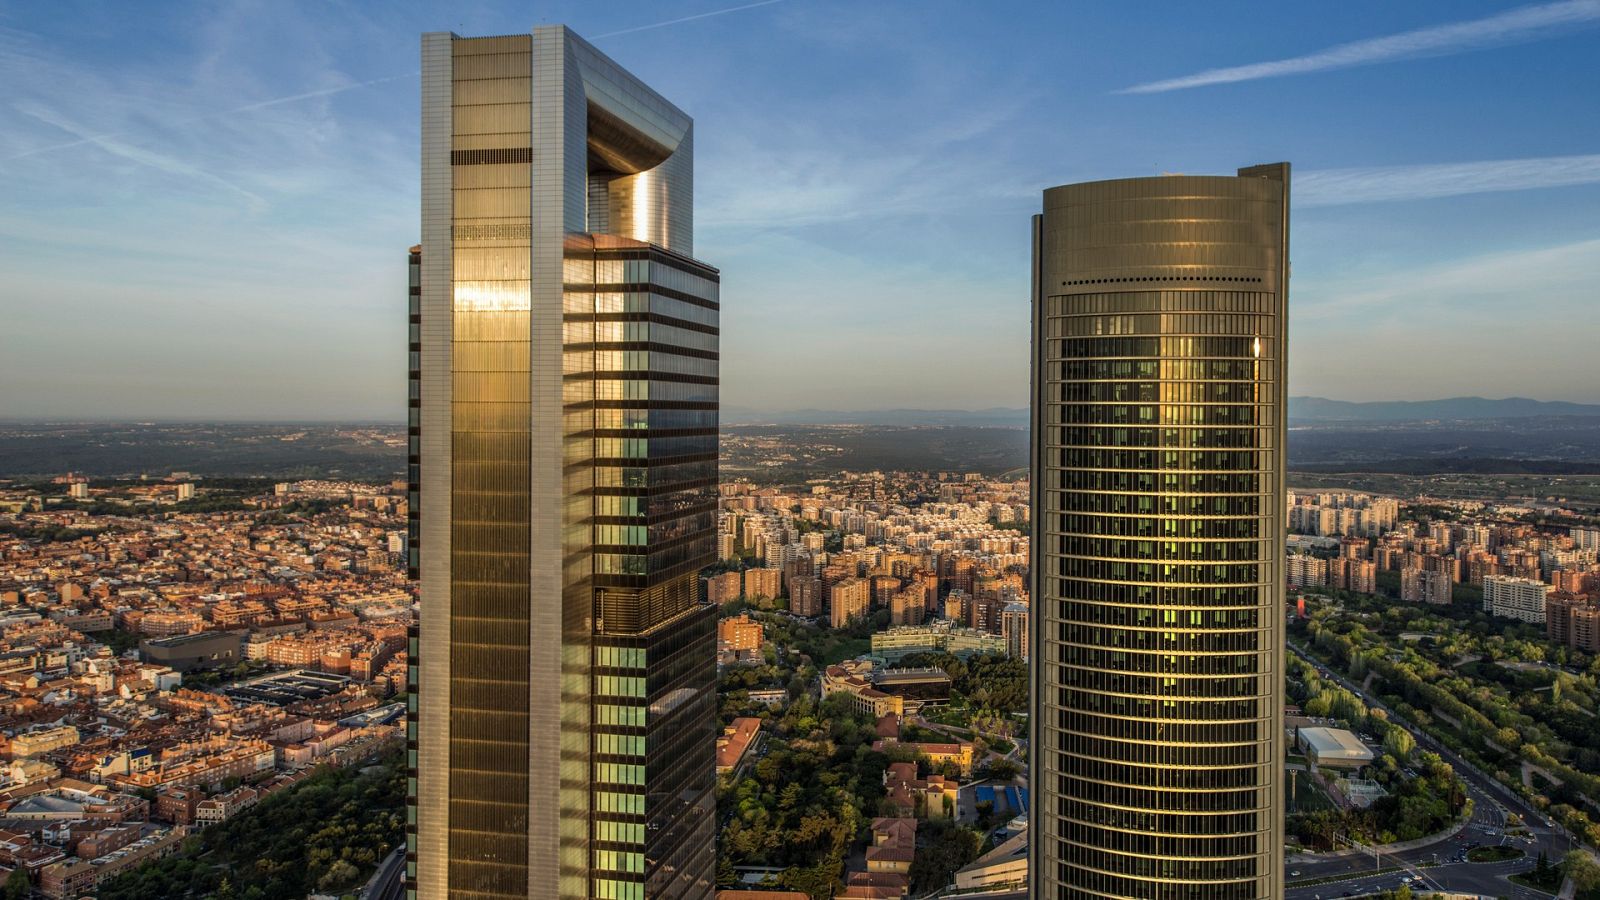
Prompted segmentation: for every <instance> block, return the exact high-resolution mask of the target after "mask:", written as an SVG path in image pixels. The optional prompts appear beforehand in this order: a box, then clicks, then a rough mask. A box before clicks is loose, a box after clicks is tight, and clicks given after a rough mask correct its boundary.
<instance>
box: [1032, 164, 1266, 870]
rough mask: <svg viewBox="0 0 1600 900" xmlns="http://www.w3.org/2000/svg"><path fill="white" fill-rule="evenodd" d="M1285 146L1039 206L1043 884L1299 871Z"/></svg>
mask: <svg viewBox="0 0 1600 900" xmlns="http://www.w3.org/2000/svg"><path fill="white" fill-rule="evenodd" d="M1288 229H1289V166H1288V164H1287V163H1280V164H1275V165H1266V166H1255V167H1252V168H1247V169H1241V170H1240V171H1239V174H1238V177H1223V176H1217V177H1212V176H1170V177H1160V178H1134V179H1125V180H1119V181H1101V182H1093V183H1088V184H1074V185H1066V186H1064V187H1057V188H1052V189H1050V190H1047V191H1045V192H1044V212H1043V214H1042V215H1038V216H1035V217H1034V271H1033V281H1034V285H1033V354H1034V356H1033V402H1032V406H1033V467H1032V468H1033V492H1034V496H1033V509H1034V521H1035V523H1036V524H1035V532H1034V537H1033V563H1032V577H1033V596H1034V600H1033V603H1032V607H1033V610H1034V616H1035V619H1034V621H1033V623H1032V629H1031V631H1032V633H1031V634H1030V636H1029V639H1030V641H1031V642H1032V653H1031V658H1032V662H1033V680H1034V681H1033V698H1034V699H1033V712H1034V714H1033V718H1032V747H1031V756H1030V767H1031V773H1030V775H1031V777H1030V785H1031V787H1032V791H1033V804H1032V811H1031V816H1030V831H1031V837H1030V848H1029V857H1030V858H1029V878H1030V880H1031V884H1030V890H1029V895H1030V896H1031V897H1034V898H1036V900H1066V898H1072V900H1079V898H1085V900H1086V898H1103V897H1135V898H1162V900H1167V898H1171V900H1177V898H1194V900H1256V898H1276V897H1281V896H1282V895H1283V785H1282V780H1283V779H1282V773H1283V765H1284V759H1283V728H1282V725H1283V720H1282V700H1283V696H1282V688H1283V638H1284V635H1283V615H1284V606H1283V601H1284V584H1283V554H1284V522H1283V519H1284V515H1285V508H1284V504H1285V493H1284V480H1283V479H1284V458H1283V454H1284V421H1285V420H1284V412H1285V405H1284V404H1285V398H1284V382H1285V375H1286V373H1287V369H1286V368H1285V365H1284V349H1285V339H1286V337H1287V330H1286V319H1287V309H1288V307H1287V300H1288V286H1289V261H1288V249H1289V237H1288V235H1289V230H1288Z"/></svg>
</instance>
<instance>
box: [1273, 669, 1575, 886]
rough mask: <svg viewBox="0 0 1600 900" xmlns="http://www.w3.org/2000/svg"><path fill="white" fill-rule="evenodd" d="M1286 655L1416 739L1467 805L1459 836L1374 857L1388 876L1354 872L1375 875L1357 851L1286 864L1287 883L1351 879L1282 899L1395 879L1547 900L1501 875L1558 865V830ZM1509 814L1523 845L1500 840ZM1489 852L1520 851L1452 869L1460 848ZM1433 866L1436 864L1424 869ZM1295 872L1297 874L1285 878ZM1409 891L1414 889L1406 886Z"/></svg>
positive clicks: (1329, 673) (1428, 739)
mask: <svg viewBox="0 0 1600 900" xmlns="http://www.w3.org/2000/svg"><path fill="white" fill-rule="evenodd" d="M1289 649H1290V650H1291V651H1292V652H1293V653H1294V654H1295V655H1297V656H1299V657H1300V658H1302V659H1304V660H1306V661H1307V662H1309V663H1310V664H1311V665H1313V666H1314V667H1316V669H1317V672H1318V673H1319V674H1320V675H1321V676H1322V677H1324V678H1326V679H1328V680H1330V681H1333V682H1334V683H1336V684H1338V685H1339V686H1340V687H1343V688H1344V689H1345V690H1347V691H1349V692H1351V693H1352V694H1355V695H1356V696H1357V697H1359V698H1360V699H1361V701H1362V702H1363V703H1365V704H1366V705H1367V706H1368V707H1370V708H1373V709H1381V710H1383V711H1384V712H1385V713H1386V714H1387V715H1388V717H1389V721H1391V722H1393V723H1395V724H1397V725H1399V726H1401V727H1402V728H1405V729H1406V730H1407V731H1409V732H1411V735H1412V737H1414V738H1415V739H1416V742H1417V747H1418V748H1419V749H1423V750H1429V751H1432V752H1434V753H1437V754H1439V755H1440V756H1441V757H1442V758H1443V759H1444V760H1445V761H1446V762H1448V763H1450V765H1451V766H1453V767H1454V768H1455V771H1456V774H1457V775H1459V776H1461V780H1462V782H1463V783H1464V784H1465V785H1466V786H1467V794H1468V796H1470V797H1471V798H1472V801H1473V815H1472V820H1471V821H1469V822H1468V823H1467V824H1466V825H1464V826H1463V827H1462V828H1461V829H1460V830H1458V831H1455V832H1451V833H1448V834H1445V835H1441V836H1440V838H1439V840H1438V841H1436V842H1433V843H1431V844H1429V845H1428V846H1424V847H1416V848H1412V849H1409V850H1406V851H1403V852H1399V853H1385V854H1382V858H1381V865H1382V866H1383V867H1391V866H1401V867H1404V871H1400V872H1394V873H1391V874H1388V875H1382V876H1365V877H1361V876H1359V875H1358V874H1357V873H1359V872H1360V871H1361V870H1362V869H1366V870H1368V871H1370V870H1372V869H1375V868H1377V865H1375V864H1374V862H1373V860H1372V857H1371V856H1370V855H1368V854H1366V853H1363V852H1361V851H1351V850H1346V851H1342V852H1340V853H1336V854H1318V855H1317V858H1316V859H1315V860H1306V859H1303V858H1302V860H1301V861H1299V862H1295V863H1292V864H1290V866H1289V868H1290V870H1291V874H1290V876H1289V879H1288V880H1289V883H1290V884H1293V883H1294V882H1296V881H1305V880H1307V879H1312V878H1323V877H1327V876H1331V875H1338V874H1343V873H1346V872H1349V873H1352V875H1353V876H1355V877H1352V879H1350V880H1347V881H1340V882H1336V883H1330V884H1321V885H1316V886H1313V887H1303V888H1290V889H1289V890H1288V891H1287V892H1286V897H1287V898H1289V900H1315V898H1319V897H1321V898H1326V897H1339V896H1345V895H1346V894H1345V892H1346V891H1348V892H1350V895H1359V894H1361V893H1366V892H1371V891H1373V890H1385V889H1389V888H1394V887H1397V886H1398V885H1399V883H1400V879H1401V877H1402V876H1403V875H1411V876H1412V877H1413V878H1416V877H1422V878H1423V879H1424V885H1423V886H1424V887H1426V888H1427V889H1428V890H1439V891H1460V892H1463V893H1479V894H1487V895H1489V896H1491V897H1500V896H1505V897H1512V898H1519V900H1521V898H1535V897H1547V896H1549V895H1548V894H1543V893H1540V892H1539V891H1535V890H1531V889H1529V888H1524V887H1521V886H1520V885H1516V884H1512V883H1511V882H1509V881H1507V880H1506V876H1507V875H1510V874H1512V873H1514V872H1521V871H1525V870H1527V869H1531V868H1533V863H1534V858H1535V857H1536V856H1537V855H1538V854H1539V851H1541V850H1543V851H1544V852H1545V854H1546V855H1547V856H1548V857H1549V858H1550V861H1551V862H1552V863H1557V862H1560V861H1561V857H1563V856H1565V855H1566V853H1567V851H1568V850H1570V849H1572V847H1573V846H1574V843H1573V841H1572V838H1571V836H1570V835H1569V834H1568V833H1567V831H1566V829H1564V828H1562V827H1561V826H1559V825H1555V824H1553V823H1551V822H1550V821H1549V820H1547V819H1546V818H1545V817H1544V816H1543V815H1541V814H1540V813H1539V811H1538V810H1536V809H1533V808H1532V807H1531V806H1529V805H1528V803H1527V802H1526V801H1524V800H1523V799H1522V798H1521V797H1520V796H1518V795H1517V794H1515V793H1514V792H1512V791H1511V789H1509V788H1507V787H1506V786H1505V785H1503V784H1501V783H1500V782H1498V781H1495V780H1494V779H1493V778H1491V777H1489V775H1487V774H1486V773H1484V772H1483V771H1481V770H1479V769H1478V768H1477V767H1476V766H1474V765H1473V764H1472V763H1470V762H1468V761H1466V760H1465V759H1462V758H1461V756H1460V755H1459V754H1458V753H1456V752H1455V751H1454V750H1452V749H1450V748H1449V747H1446V746H1444V745H1443V744H1441V743H1439V742H1438V741H1436V740H1434V738H1433V737H1432V736H1431V735H1429V734H1428V733H1427V732H1424V731H1422V730H1421V729H1419V728H1417V727H1416V726H1415V725H1413V724H1412V723H1411V722H1409V721H1407V720H1406V719H1405V717H1403V716H1400V715H1398V714H1396V713H1395V711H1394V710H1392V709H1390V708H1389V707H1388V706H1386V705H1385V704H1384V703H1383V701H1381V700H1378V699H1376V698H1374V697H1373V696H1371V695H1370V694H1368V693H1367V692H1365V691H1363V690H1362V689H1361V688H1360V686H1358V685H1356V684H1354V683H1353V682H1351V681H1350V680H1349V679H1348V678H1345V677H1344V676H1343V675H1342V674H1340V673H1339V672H1336V671H1334V670H1332V669H1329V668H1327V667H1326V666H1324V665H1323V664H1322V663H1321V662H1320V661H1318V660H1317V659H1316V658H1315V657H1312V656H1310V655H1308V654H1307V653H1306V652H1305V651H1304V650H1303V649H1301V648H1300V647H1299V646H1297V645H1296V644H1294V643H1293V642H1290V643H1289ZM1508 812H1509V813H1515V814H1516V815H1517V816H1518V817H1520V818H1521V819H1522V821H1523V823H1524V825H1525V827H1526V828H1527V830H1528V831H1529V832H1530V833H1531V834H1530V836H1529V837H1527V838H1520V839H1519V838H1512V837H1507V836H1506V835H1505V833H1504V831H1505V829H1504V824H1505V815H1506V813H1508ZM1473 843H1477V844H1484V845H1496V844H1507V845H1510V846H1513V847H1516V848H1518V849H1520V850H1522V851H1524V856H1523V857H1522V858H1520V859H1516V860H1511V861H1509V862H1503V863H1469V862H1454V860H1455V859H1456V858H1457V856H1458V855H1459V854H1460V853H1461V852H1462V851H1463V850H1464V849H1465V846H1466V845H1468V844H1473ZM1433 863H1440V864H1439V865H1431V864H1433ZM1422 864H1430V867H1429V868H1426V869H1419V868H1417V867H1418V866H1419V865H1422ZM1293 872H1298V873H1299V874H1298V875H1294V874H1292V873H1293ZM1413 889H1416V885H1415V883H1413Z"/></svg>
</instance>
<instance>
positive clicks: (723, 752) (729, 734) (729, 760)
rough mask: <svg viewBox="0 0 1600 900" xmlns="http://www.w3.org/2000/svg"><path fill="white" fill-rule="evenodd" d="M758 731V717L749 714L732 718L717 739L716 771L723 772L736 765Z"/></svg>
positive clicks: (759, 721)
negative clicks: (731, 721) (731, 722)
mask: <svg viewBox="0 0 1600 900" xmlns="http://www.w3.org/2000/svg"><path fill="white" fill-rule="evenodd" d="M760 731H761V720H760V719H756V718H752V717H750V716H740V717H739V718H737V719H734V720H733V724H732V725H730V726H728V728H727V729H726V730H725V731H724V733H723V735H722V737H720V738H718V739H717V771H719V772H725V771H727V770H729V769H732V768H733V767H734V766H736V765H738V764H739V760H740V759H741V758H743V757H744V754H745V751H747V750H749V749H750V742H751V741H753V740H755V738H756V734H758V733H759V732H760Z"/></svg>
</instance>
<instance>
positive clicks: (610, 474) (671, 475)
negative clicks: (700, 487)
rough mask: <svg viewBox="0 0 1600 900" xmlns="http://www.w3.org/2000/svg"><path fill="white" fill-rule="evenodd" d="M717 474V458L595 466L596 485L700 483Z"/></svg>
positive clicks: (635, 486)
mask: <svg viewBox="0 0 1600 900" xmlns="http://www.w3.org/2000/svg"><path fill="white" fill-rule="evenodd" d="M716 477H717V461H716V460H714V459H711V460H700V461H697V462H686V463H669V464H667V465H652V466H604V465H602V466H596V467H595V469H594V487H596V488H619V487H620V488H646V487H665V486H667V485H673V484H688V483H691V482H696V483H698V482H701V481H705V480H707V479H711V480H715V479H716Z"/></svg>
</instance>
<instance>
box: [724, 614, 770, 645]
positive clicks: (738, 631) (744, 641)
mask: <svg viewBox="0 0 1600 900" xmlns="http://www.w3.org/2000/svg"><path fill="white" fill-rule="evenodd" d="M761 641H762V630H761V623H760V622H757V621H755V620H753V619H751V618H750V617H749V616H748V615H738V616H734V617H733V618H731V619H723V620H721V621H720V622H718V623H717V644H718V645H719V646H718V648H717V649H719V650H733V651H735V652H738V651H743V650H760V649H761Z"/></svg>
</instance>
